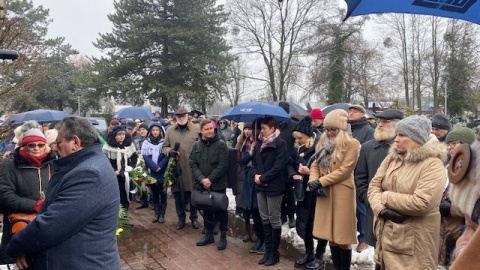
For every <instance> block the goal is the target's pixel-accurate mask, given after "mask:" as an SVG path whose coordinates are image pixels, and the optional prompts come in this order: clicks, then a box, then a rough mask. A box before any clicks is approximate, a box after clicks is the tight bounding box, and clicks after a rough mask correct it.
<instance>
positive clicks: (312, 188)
mask: <svg viewBox="0 0 480 270" xmlns="http://www.w3.org/2000/svg"><path fill="white" fill-rule="evenodd" d="M307 186H308V189H310V191H315V190H317V189H319V188H321V187H322V184H321V183H320V180H318V179H317V180H314V181H310V182H308V183H307Z"/></svg>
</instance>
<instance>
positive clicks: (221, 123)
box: [219, 122, 227, 125]
mask: <svg viewBox="0 0 480 270" xmlns="http://www.w3.org/2000/svg"><path fill="white" fill-rule="evenodd" d="M219 124H220V125H226V124H227V123H225V122H220V123H219Z"/></svg>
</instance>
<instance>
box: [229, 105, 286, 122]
mask: <svg viewBox="0 0 480 270" xmlns="http://www.w3.org/2000/svg"><path fill="white" fill-rule="evenodd" d="M267 116H271V117H273V118H275V120H277V121H278V122H282V121H290V116H289V115H288V114H287V113H286V112H285V110H283V109H282V108H280V107H278V106H274V105H271V104H267V103H260V102H246V103H241V104H238V105H237V106H235V107H233V108H230V109H228V110H227V111H226V112H225V113H224V114H223V115H222V116H220V119H222V118H223V119H229V120H233V121H235V122H253V121H254V120H255V119H257V118H265V117H267Z"/></svg>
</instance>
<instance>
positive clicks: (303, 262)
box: [295, 251, 315, 267]
mask: <svg viewBox="0 0 480 270" xmlns="http://www.w3.org/2000/svg"><path fill="white" fill-rule="evenodd" d="M313 260H315V254H313V251H311V252H307V254H305V256H303V258H301V259H300V260H296V261H295V267H303V266H306V265H307V264H308V263H310V262H312V261H313Z"/></svg>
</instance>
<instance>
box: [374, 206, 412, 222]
mask: <svg viewBox="0 0 480 270" xmlns="http://www.w3.org/2000/svg"><path fill="white" fill-rule="evenodd" d="M378 216H379V217H381V218H384V219H388V220H391V221H393V222H395V223H403V222H404V221H405V220H406V219H407V218H408V216H406V215H402V214H400V213H398V212H397V211H395V210H392V209H388V208H385V209H383V210H382V212H380V215H378Z"/></svg>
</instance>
